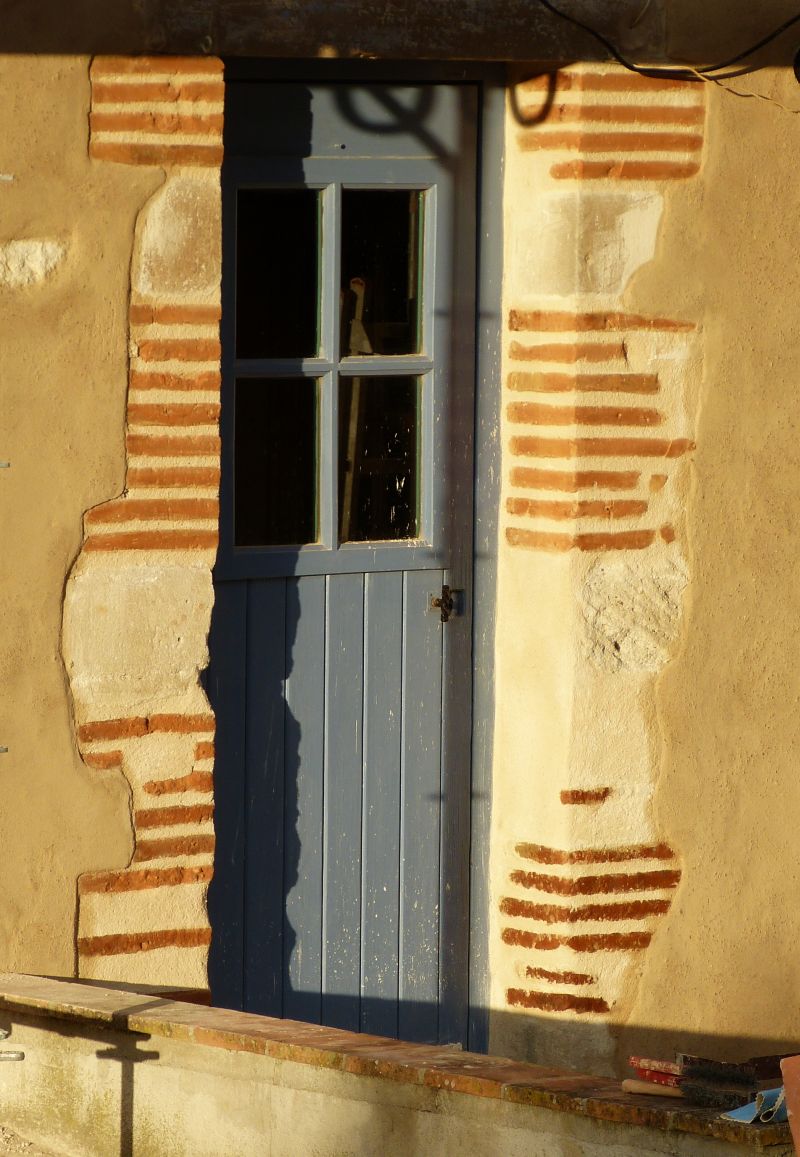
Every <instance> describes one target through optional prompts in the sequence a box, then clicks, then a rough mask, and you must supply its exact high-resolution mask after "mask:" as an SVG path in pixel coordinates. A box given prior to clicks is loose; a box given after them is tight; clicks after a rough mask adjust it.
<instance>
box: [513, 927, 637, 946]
mask: <svg viewBox="0 0 800 1157" xmlns="http://www.w3.org/2000/svg"><path fill="white" fill-rule="evenodd" d="M501 938H502V940H503V943H504V944H512V945H516V946H517V947H519V948H539V949H541V950H543V951H546V952H549V951H552V950H553V949H555V948H571V949H572V950H573V952H635V951H638V950H639V949H642V948H646V947H647V946H648V944H649V943H650V941H651V940H652V939H653V934H652V932H605V933H595V934H594V935H588V936H556V935H553V934H552V933H545V932H528V931H527V930H523V929H522V928H504V929H503V931H502V932H501Z"/></svg>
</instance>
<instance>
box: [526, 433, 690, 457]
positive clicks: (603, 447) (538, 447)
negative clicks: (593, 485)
mask: <svg viewBox="0 0 800 1157" xmlns="http://www.w3.org/2000/svg"><path fill="white" fill-rule="evenodd" d="M693 449H694V442H692V441H691V440H690V439H689V438H671V439H668V440H667V439H662V438H541V437H538V436H536V435H529V436H526V435H518V436H517V437H514V438H512V439H511V453H512V454H516V455H519V456H525V457H530V458H634V457H639V458H680V456H681V455H682V454H686V453H687V452H688V451H689V450H693Z"/></svg>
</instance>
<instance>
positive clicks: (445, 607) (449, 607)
mask: <svg viewBox="0 0 800 1157" xmlns="http://www.w3.org/2000/svg"><path fill="white" fill-rule="evenodd" d="M460 594H463V592H462V591H460V590H457V589H456V588H455V587H449V586H448V585H447V584H446V583H445V584H444V586H443V587H442V593H441V595H431V601H430V610H432V611H439V612H440V618H441V620H442V622H443V623H447V622H449V621H450V616H451V615H452V614H456V615H458V614H460V610H459V608H458V606H457V601H458V598H457V596H458V595H460Z"/></svg>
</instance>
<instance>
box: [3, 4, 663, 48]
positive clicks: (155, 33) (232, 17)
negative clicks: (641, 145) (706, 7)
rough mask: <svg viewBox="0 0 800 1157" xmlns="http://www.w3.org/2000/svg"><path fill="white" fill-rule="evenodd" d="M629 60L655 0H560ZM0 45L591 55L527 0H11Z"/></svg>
mask: <svg viewBox="0 0 800 1157" xmlns="http://www.w3.org/2000/svg"><path fill="white" fill-rule="evenodd" d="M559 3H560V6H561V7H562V8H563V9H564V11H565V12H568V13H569V14H570V15H573V16H575V17H577V18H579V19H583V20H585V21H587V22H589V23H591V24H592V25H593V26H595V27H597V28H598V30H600V31H601V32H603V33H604V34H605V35H606V36H609V37H610V38H612V39H613V40H614V41H615V43H617V44H619V45H620V46H621V47H622V48H623V49H625V50H626V51H630V52H632V53H634V54H635V55H636V57H637V59H648V60H657V59H662V58H663V46H664V16H663V10H664V5H665V3H666V0H649V3H647V2H646V0H559ZM0 52H26V53H113V54H134V55H135V54H140V53H176V54H187V55H195V54H203V53H210V54H214V55H218V56H219V55H223V56H224V55H228V56H256V57H272V58H281V57H284V58H309V59H313V58H315V57H340V58H343V59H353V58H376V59H394V60H425V59H429V60H475V61H480V60H485V61H490V60H495V61H498V60H502V61H514V60H516V61H525V60H532V59H533V60H548V61H557V62H558V61H567V60H571V59H587V60H591V59H598V58H600V59H602V58H603V57H604V55H605V53H604V50H603V48H602V47H601V46H600V45H599V44H597V43H596V42H594V41H593V40H592V39H591V37H589V36H587V35H586V34H585V33H583V32H581V31H580V30H579V29H577V28H575V27H572V26H571V25H570V24H569V23H567V22H566V21H563V20H560V19H558V17H556V16H554V15H552V14H551V13H549V12H548V11H546V10H545V9H544V8H543V7H542V6H540V5H539V4H537V3H536V2H535V0H433V2H432V3H431V2H430V0H403V2H402V3H400V2H398V0H390V2H389V3H386V0H185V2H184V3H181V4H175V3H174V2H173V0H118V2H117V3H115V4H113V5H109V4H108V3H107V2H106V0H76V3H75V4H71V5H69V6H67V7H64V5H62V4H61V3H59V2H58V0H38V2H37V3H36V4H34V5H31V4H27V3H24V2H23V0H12V3H11V4H10V10H9V11H7V12H5V13H4V18H3V24H2V28H0Z"/></svg>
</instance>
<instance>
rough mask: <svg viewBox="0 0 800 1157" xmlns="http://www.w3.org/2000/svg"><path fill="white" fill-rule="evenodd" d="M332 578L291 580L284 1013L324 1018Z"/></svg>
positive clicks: (288, 587) (288, 594) (288, 601)
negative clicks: (328, 601)
mask: <svg viewBox="0 0 800 1157" xmlns="http://www.w3.org/2000/svg"><path fill="white" fill-rule="evenodd" d="M324 641H325V579H324V577H323V576H321V575H320V576H316V577H308V578H301V579H289V580H288V581H287V584H286V669H287V675H286V725H285V729H284V737H285V738H284V742H285V749H284V761H285V778H284V793H285V794H284V812H285V819H284V891H285V895H286V917H285V923H284V976H285V977H286V982H285V990H284V1000H283V1015H284V1016H286V1017H289V1018H291V1019H293V1020H305V1021H311V1022H314V1023H318V1022H319V1020H320V1017H321V1012H322V1010H321V1000H322V996H321V993H322V822H323V821H322V767H323V733H322V721H323V719H324V718H325V663H324V653H323V647H324Z"/></svg>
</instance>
